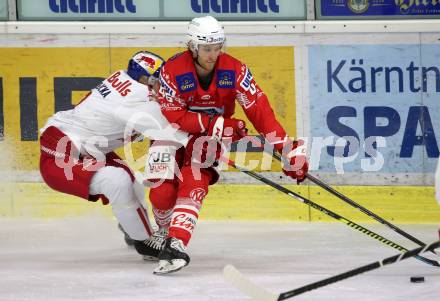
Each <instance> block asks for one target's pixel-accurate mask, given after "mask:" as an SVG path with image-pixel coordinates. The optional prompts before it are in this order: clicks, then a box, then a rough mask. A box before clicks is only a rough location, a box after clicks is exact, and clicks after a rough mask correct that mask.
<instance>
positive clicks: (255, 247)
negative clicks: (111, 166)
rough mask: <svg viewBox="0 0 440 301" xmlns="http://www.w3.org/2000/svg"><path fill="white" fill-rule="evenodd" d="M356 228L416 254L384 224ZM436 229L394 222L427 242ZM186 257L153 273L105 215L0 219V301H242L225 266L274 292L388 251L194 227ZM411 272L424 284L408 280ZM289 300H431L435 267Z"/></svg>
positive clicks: (403, 265) (260, 231) (260, 228)
mask: <svg viewBox="0 0 440 301" xmlns="http://www.w3.org/2000/svg"><path fill="white" fill-rule="evenodd" d="M364 226H366V227H367V228H369V229H371V230H373V231H377V232H379V233H380V234H383V235H384V236H386V237H387V238H389V239H392V240H393V241H395V242H397V243H399V244H401V245H403V246H406V247H408V248H414V247H416V245H415V244H413V243H412V242H409V241H407V240H406V239H405V238H401V237H399V236H397V235H394V234H393V232H391V231H390V230H388V229H386V228H385V227H384V226H381V225H377V224H366V225H364ZM438 227H439V225H401V228H403V229H404V230H406V231H408V232H410V233H411V234H413V235H414V236H416V237H418V238H420V239H422V240H424V241H425V242H427V243H430V242H432V241H434V240H436V239H437V238H438V236H437V231H438ZM189 253H190V256H191V263H190V265H189V266H188V267H186V268H185V269H183V270H182V271H180V272H178V273H175V274H170V275H167V276H155V275H153V274H152V270H153V268H154V267H155V266H156V263H151V262H144V261H143V260H142V259H141V258H140V256H138V255H137V254H136V253H135V251H134V250H133V249H129V248H128V247H126V246H125V244H124V241H123V239H122V235H121V233H120V232H119V230H118V229H117V225H116V222H115V221H114V220H111V219H109V218H106V217H102V216H89V217H81V218H71V219H58V220H53V219H52V220H42V219H38V220H30V221H29V220H24V219H0V300H1V301H12V300H14V301H24V300H32V301H36V300H41V301H42V300H45V301H60V300H72V301H73V300H74V301H87V300H100V301H101V300H114V301H116V300H118V301H133V300H136V301H140V300H170V301H171V300H173V301H198V300H212V301H223V300H243V301H244V300H252V299H251V298H249V297H247V296H245V295H243V294H242V293H241V292H240V291H238V290H237V289H235V288H234V287H232V286H231V285H230V284H229V283H227V282H226V281H225V280H224V278H223V276H222V269H223V267H224V266H225V265H226V264H228V263H230V264H233V265H235V266H236V267H237V268H238V269H239V270H240V271H241V272H242V273H243V274H244V275H245V276H246V277H248V278H249V279H250V280H251V281H253V282H254V283H257V284H259V285H261V287H263V288H266V289H268V290H270V291H272V292H274V293H281V292H284V291H288V290H291V289H294V288H297V287H300V286H302V285H305V284H308V283H310V282H314V281H318V280H321V279H323V278H326V277H329V276H332V275H335V274H338V273H341V272H344V271H346V270H350V269H353V268H355V267H358V266H361V265H365V264H368V263H370V262H374V261H377V260H380V259H383V258H385V257H388V256H392V255H394V254H397V253H398V251H396V250H394V249H392V248H390V247H387V246H385V245H383V244H381V243H380V242H378V241H377V240H374V239H372V238H369V237H368V236H366V235H364V234H362V233H359V232H357V231H355V230H353V229H351V228H349V227H347V226H345V225H344V224H341V223H337V222H336V223H273V222H270V223H269V222H267V223H265V222H258V223H256V222H200V223H199V227H198V228H197V229H196V232H195V235H194V237H193V240H192V241H191V245H190V249H189ZM433 257H435V256H433ZM433 257H431V258H433ZM416 275H417V276H424V277H425V282H424V283H410V277H411V276H416ZM289 300H304V301H305V300H308V301H312V300H313V301H321V300H338V301H348V300H350V301H352V300H360V301H363V300H365V301H366V300H368V301H379V300H381V301H397V300H399V301H400V300H417V301H428V300H440V268H434V267H431V266H429V265H426V264H424V263H423V262H420V261H418V260H415V259H408V260H406V261H402V262H399V263H396V264H393V265H390V266H386V267H383V268H380V269H377V270H374V271H371V272H368V273H365V274H362V275H359V276H356V277H353V278H350V279H347V280H344V281H341V282H338V283H336V284H332V285H329V286H326V287H324V288H320V289H318V290H315V291H312V292H308V293H304V294H303V295H300V296H297V297H294V298H292V299H289Z"/></svg>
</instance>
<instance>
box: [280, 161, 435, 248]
mask: <svg viewBox="0 0 440 301" xmlns="http://www.w3.org/2000/svg"><path fill="white" fill-rule="evenodd" d="M274 157H275V158H276V159H277V160H278V161H280V162H281V161H282V159H281V156H280V154H278V153H274ZM306 177H307V179H309V180H310V181H312V182H313V183H315V184H316V185H318V186H319V187H321V188H322V189H324V190H326V191H328V192H330V193H331V194H333V195H334V196H336V197H338V198H339V199H341V200H342V201H344V202H346V203H347V204H350V205H351V206H352V207H354V208H356V209H358V210H359V211H361V212H363V213H365V214H366V215H368V216H369V217H372V218H373V219H375V220H376V221H378V222H379V223H381V224H383V225H386V226H388V227H389V228H390V229H392V230H394V231H395V232H397V233H399V234H400V235H402V236H404V237H406V238H407V239H409V240H411V241H412V242H415V243H416V244H418V245H419V246H422V247H423V246H426V244H425V243H424V242H423V241H420V240H419V239H417V238H415V237H414V236H412V235H411V234H409V233H407V232H405V231H403V230H402V229H400V228H399V227H397V226H395V225H393V224H391V223H390V222H388V221H387V220H385V219H384V218H382V217H380V216H378V215H377V214H375V213H373V212H371V211H370V210H368V209H367V208H365V207H363V206H361V205H360V204H358V203H356V202H355V201H353V200H352V199H350V198H348V197H347V196H345V195H343V194H342V193H340V192H339V191H337V190H335V189H334V188H332V187H331V186H330V185H328V184H326V183H324V182H323V181H321V180H319V179H318V178H316V177H314V176H312V175H311V174H309V173H307V176H306ZM431 252H432V253H434V254H436V255H438V254H437V253H436V252H435V251H434V250H431Z"/></svg>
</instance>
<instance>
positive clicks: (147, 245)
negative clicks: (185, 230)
mask: <svg viewBox="0 0 440 301" xmlns="http://www.w3.org/2000/svg"><path fill="white" fill-rule="evenodd" d="M167 235H168V230H167V229H165V228H160V229H159V230H157V231H155V232H154V233H153V235H151V236H150V237H149V238H148V239H146V240H144V241H141V240H134V247H135V249H136V251H137V252H138V253H139V254H141V255H142V256H143V259H144V260H146V261H156V260H158V259H159V253H160V252H161V251H162V250H163V249H164V244H165V238H166V237H167Z"/></svg>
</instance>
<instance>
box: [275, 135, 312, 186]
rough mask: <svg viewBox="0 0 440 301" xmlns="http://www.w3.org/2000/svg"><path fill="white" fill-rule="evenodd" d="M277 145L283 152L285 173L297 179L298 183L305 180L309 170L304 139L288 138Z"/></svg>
mask: <svg viewBox="0 0 440 301" xmlns="http://www.w3.org/2000/svg"><path fill="white" fill-rule="evenodd" d="M275 147H276V148H277V150H278V151H279V152H280V153H281V156H282V161H283V172H284V174H285V175H286V176H289V177H291V178H293V179H295V180H296V181H297V183H301V182H302V181H304V180H305V178H306V175H307V171H308V170H309V163H308V162H307V157H306V150H305V147H304V141H302V140H298V141H291V140H288V141H287V143H285V144H283V145H282V146H281V145H280V146H278V147H277V146H276V145H275Z"/></svg>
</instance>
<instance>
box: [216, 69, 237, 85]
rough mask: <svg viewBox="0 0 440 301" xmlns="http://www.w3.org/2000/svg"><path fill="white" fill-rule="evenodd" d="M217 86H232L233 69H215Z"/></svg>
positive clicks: (233, 80) (233, 83)
mask: <svg viewBox="0 0 440 301" xmlns="http://www.w3.org/2000/svg"><path fill="white" fill-rule="evenodd" d="M217 87H218V88H234V87H235V72H234V71H233V70H218V71H217Z"/></svg>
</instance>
